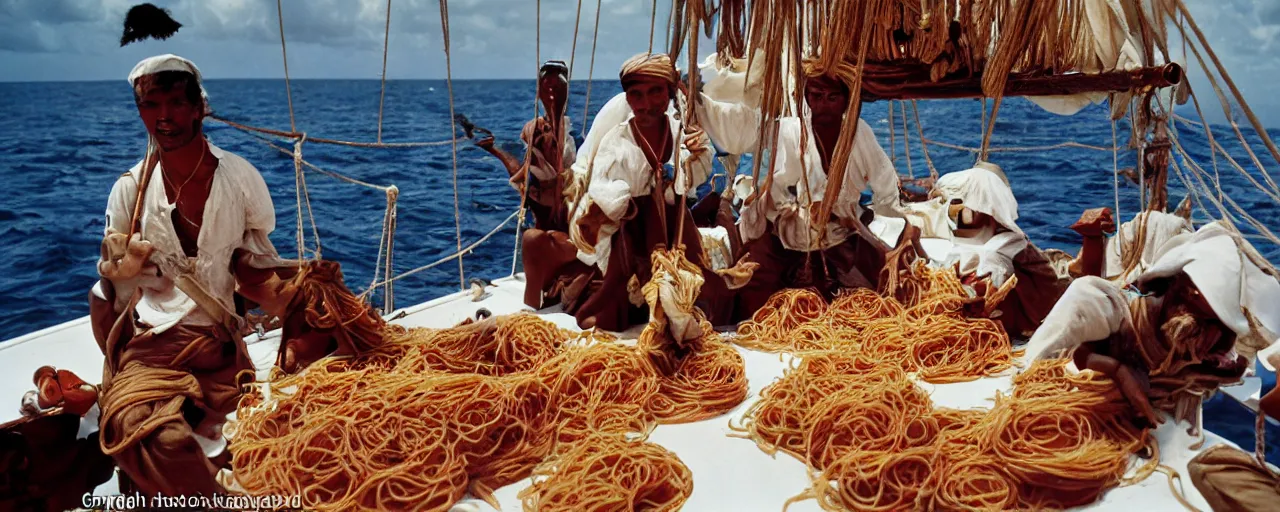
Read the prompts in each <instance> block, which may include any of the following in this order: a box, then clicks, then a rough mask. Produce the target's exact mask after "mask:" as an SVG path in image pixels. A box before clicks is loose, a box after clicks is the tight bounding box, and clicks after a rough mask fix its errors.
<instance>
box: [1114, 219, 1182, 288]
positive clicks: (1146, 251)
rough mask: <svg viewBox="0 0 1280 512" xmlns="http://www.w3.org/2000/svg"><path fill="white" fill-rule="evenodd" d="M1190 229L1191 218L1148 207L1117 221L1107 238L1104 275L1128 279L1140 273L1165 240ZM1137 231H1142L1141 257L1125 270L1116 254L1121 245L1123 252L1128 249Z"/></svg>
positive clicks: (1148, 265) (1136, 238) (1154, 256)
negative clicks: (1127, 219)
mask: <svg viewBox="0 0 1280 512" xmlns="http://www.w3.org/2000/svg"><path fill="white" fill-rule="evenodd" d="M1144 223H1145V226H1144V225H1143V224H1144ZM1192 231H1193V230H1192V228H1191V222H1189V221H1188V220H1187V219H1184V218H1182V217H1180V216H1178V215H1174V214H1172V213H1165V212H1159V211H1150V210H1148V211H1144V212H1140V213H1138V214H1137V215H1135V216H1134V218H1133V219H1131V220H1129V221H1127V222H1125V223H1124V224H1121V225H1120V229H1119V230H1117V233H1116V235H1115V236H1112V237H1110V238H1108V239H1107V248H1106V254H1107V260H1106V265H1107V266H1106V271H1105V272H1104V275H1105V276H1106V277H1108V278H1114V279H1118V280H1119V281H1120V282H1129V281H1130V280H1132V279H1133V278H1136V277H1138V276H1139V275H1142V273H1143V272H1146V270H1147V269H1148V268H1150V267H1151V265H1152V264H1153V263H1155V259H1156V256H1157V255H1159V254H1161V249H1163V248H1164V245H1165V244H1167V243H1169V241H1170V240H1172V239H1173V238H1174V237H1176V236H1178V235H1181V234H1185V233H1191V232H1192ZM1140 235H1145V237H1143V238H1144V242H1143V244H1142V256H1141V259H1140V261H1139V262H1138V265H1137V267H1136V268H1134V269H1133V270H1132V271H1130V272H1129V273H1127V274H1126V273H1125V272H1124V263H1123V259H1122V258H1121V254H1120V251H1121V248H1122V247H1123V248H1124V250H1125V252H1128V251H1129V250H1131V249H1130V248H1131V247H1132V246H1133V244H1134V243H1135V241H1136V240H1138V238H1139V236H1140ZM1122 274H1123V275H1122Z"/></svg>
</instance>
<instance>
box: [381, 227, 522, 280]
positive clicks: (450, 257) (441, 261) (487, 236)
mask: <svg viewBox="0 0 1280 512" xmlns="http://www.w3.org/2000/svg"><path fill="white" fill-rule="evenodd" d="M518 213H519V212H513V213H512V214H511V215H508V216H507V218H506V219H505V220H503V221H502V222H500V223H498V225H497V226H494V227H493V229H492V230H490V231H489V232H488V233H486V234H485V235H484V236H482V237H480V239H479V240H476V241H475V242H473V243H471V244H470V245H467V246H466V247H463V248H461V249H459V250H458V251H457V252H455V253H453V254H450V255H448V256H445V257H443V258H440V259H438V260H436V261H433V262H431V263H428V264H426V265H423V266H421V267H418V268H415V269H413V270H410V271H408V272H405V273H403V274H400V275H398V276H395V277H392V278H390V279H387V280H385V281H381V282H377V283H374V285H373V287H370V289H369V290H365V291H364V292H363V293H361V294H360V297H361V298H363V297H365V296H367V295H368V294H369V292H370V291H371V290H372V289H373V288H374V287H377V286H381V285H384V284H387V283H391V282H395V281H399V280H401V279H404V278H406V277H409V276H411V275H414V274H417V273H419V272H422V271H424V270H430V269H432V268H435V267H437V266H439V265H441V264H444V263H448V262H450V261H452V260H454V259H461V258H462V256H464V255H466V254H469V253H470V252H471V251H473V250H475V248H476V247H479V246H480V244H483V243H485V242H487V241H489V239H490V238H493V235H496V234H498V232H499V231H501V230H502V228H504V227H506V225H507V223H509V222H511V220H512V219H514V218H516V215H517V214H518Z"/></svg>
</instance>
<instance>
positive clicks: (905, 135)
mask: <svg viewBox="0 0 1280 512" xmlns="http://www.w3.org/2000/svg"><path fill="white" fill-rule="evenodd" d="M900 110H902V153H903V154H904V155H906V157H907V176H908V177H910V178H911V179H915V178H916V172H915V171H914V170H912V169H911V132H910V131H908V130H907V104H906V103H903V104H902V108H901V109H900ZM889 124H890V125H893V119H889Z"/></svg>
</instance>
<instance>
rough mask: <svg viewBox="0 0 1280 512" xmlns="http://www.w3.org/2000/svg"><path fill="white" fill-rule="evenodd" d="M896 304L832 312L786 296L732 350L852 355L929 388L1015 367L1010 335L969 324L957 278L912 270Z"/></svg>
mask: <svg viewBox="0 0 1280 512" xmlns="http://www.w3.org/2000/svg"><path fill="white" fill-rule="evenodd" d="M906 274H907V275H906V276H905V277H904V278H902V279H900V280H899V285H898V290H897V293H896V295H897V297H892V296H882V295H880V294H877V293H876V292H874V291H872V290H868V289H858V290H854V291H851V292H845V293H842V294H841V295H838V296H837V297H836V298H835V299H834V300H833V301H831V303H830V304H828V303H827V301H826V300H824V299H823V297H822V296H821V295H819V294H818V293H817V292H815V291H813V290H808V289H790V290H783V291H780V292H778V293H776V294H774V295H773V296H772V297H770V298H769V301H768V302H767V303H766V304H765V305H764V307H762V308H760V310H759V311H757V312H756V313H755V315H754V316H753V317H752V319H751V320H750V321H748V322H745V323H743V324H742V325H741V326H739V328H738V337H737V338H735V339H734V342H735V343H737V344H739V345H742V346H744V347H747V348H751V349H754V350H762V351H767V352H783V351H786V352H805V351H811V350H835V349H839V350H856V351H858V352H859V353H862V354H864V355H866V356H867V357H869V358H871V359H874V360H877V361H882V362H886V363H893V364H894V365H895V366H900V367H902V369H904V370H906V371H908V372H913V373H917V374H918V376H919V377H920V378H921V379H923V380H925V381H927V382H933V383H946V382H961V381H967V380H974V379H977V378H981V377H985V376H991V375H997V374H1000V373H1002V372H1005V371H1007V370H1009V368H1011V367H1012V365H1013V355H1014V354H1013V352H1012V351H1011V349H1010V342H1009V335H1008V334H1007V333H1005V331H1004V327H1003V326H1002V325H1001V324H999V323H997V322H995V321H993V320H990V319H987V318H966V317H965V314H964V306H965V305H966V304H967V301H968V295H967V294H966V292H965V290H964V288H963V287H962V286H961V284H960V279H959V278H958V277H956V275H955V273H954V272H951V271H948V270H934V269H929V268H927V267H923V266H917V267H915V268H913V269H911V270H910V271H908V272H906Z"/></svg>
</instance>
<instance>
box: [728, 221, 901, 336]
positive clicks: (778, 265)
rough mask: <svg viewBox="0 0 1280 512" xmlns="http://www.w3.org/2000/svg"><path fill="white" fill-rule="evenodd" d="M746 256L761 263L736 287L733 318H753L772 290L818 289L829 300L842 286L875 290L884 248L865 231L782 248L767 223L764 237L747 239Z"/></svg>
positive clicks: (884, 251)
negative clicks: (826, 244) (817, 245)
mask: <svg viewBox="0 0 1280 512" xmlns="http://www.w3.org/2000/svg"><path fill="white" fill-rule="evenodd" d="M744 249H745V250H746V252H747V253H748V261H753V262H756V263H759V264H760V267H759V268H757V269H756V272H755V275H754V276H752V278H751V282H749V283H747V285H746V286H744V287H743V288H742V289H741V290H738V300H737V306H736V308H735V309H734V314H733V320H734V321H735V322H740V321H743V320H747V319H749V318H751V316H752V315H754V314H755V312H756V311H757V310H759V309H760V308H761V307H762V306H764V305H765V303H766V302H768V301H769V297H771V296H772V295H773V294H774V293H777V292H779V291H781V290H783V289H785V288H808V287H814V288H817V289H818V290H819V291H820V292H821V293H822V294H823V295H825V296H826V297H827V298H828V299H830V298H831V297H832V296H833V295H834V294H835V293H836V292H837V291H839V290H840V289H841V288H871V289H873V290H874V289H876V286H877V284H878V283H879V282H880V270H881V269H883V268H884V263H885V253H887V252H888V247H886V246H885V245H884V244H883V243H881V242H879V240H877V239H874V238H871V235H870V234H869V233H866V230H862V231H861V232H859V233H857V234H851V235H850V236H849V238H848V239H847V240H845V241H844V242H842V243H840V244H839V245H836V246H834V247H831V248H830V249H826V250H824V251H813V252H801V251H793V250H790V249H787V248H786V247H783V245H782V241H781V240H779V239H778V237H777V236H776V235H774V234H773V223H769V226H768V229H767V231H766V232H765V236H762V237H760V238H759V239H757V240H753V241H752V242H750V243H748V244H746V247H745V248H744Z"/></svg>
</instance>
